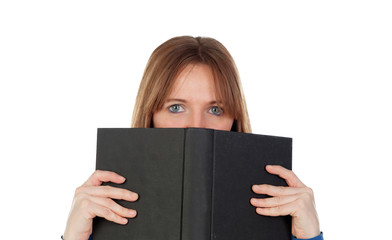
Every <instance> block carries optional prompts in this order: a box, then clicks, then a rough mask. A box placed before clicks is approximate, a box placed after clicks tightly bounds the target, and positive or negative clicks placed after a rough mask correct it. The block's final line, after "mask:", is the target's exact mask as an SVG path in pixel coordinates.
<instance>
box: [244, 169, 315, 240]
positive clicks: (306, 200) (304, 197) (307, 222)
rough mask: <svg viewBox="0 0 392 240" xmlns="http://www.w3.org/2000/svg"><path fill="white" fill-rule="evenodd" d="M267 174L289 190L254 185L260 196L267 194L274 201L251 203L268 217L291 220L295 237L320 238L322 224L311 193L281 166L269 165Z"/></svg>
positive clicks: (253, 201)
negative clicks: (276, 176)
mask: <svg viewBox="0 0 392 240" xmlns="http://www.w3.org/2000/svg"><path fill="white" fill-rule="evenodd" d="M266 170H267V171H268V172H269V173H271V174H275V175H278V176H279V177H281V178H283V179H285V180H286V182H287V184H288V187H278V186H272V185H267V184H261V185H253V187H252V190H253V191H254V192H255V193H257V194H267V195H270V196H272V197H271V198H264V199H256V198H252V199H251V204H252V205H253V206H255V207H257V208H256V212H257V213H258V214H260V215H265V216H284V215H291V216H292V234H293V235H294V236H295V237H296V238H303V239H307V238H313V237H315V236H318V235H319V234H320V227H319V221H318V217H317V212H316V209H315V203H314V196H313V191H312V189H310V188H308V187H307V186H305V184H303V183H302V182H301V181H300V180H299V178H298V177H297V176H296V175H295V174H294V173H293V172H292V171H290V170H288V169H286V168H284V167H282V166H271V165H268V166H267V167H266Z"/></svg>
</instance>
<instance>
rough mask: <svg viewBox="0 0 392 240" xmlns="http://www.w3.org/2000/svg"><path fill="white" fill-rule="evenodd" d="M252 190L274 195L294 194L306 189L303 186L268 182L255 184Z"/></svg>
mask: <svg viewBox="0 0 392 240" xmlns="http://www.w3.org/2000/svg"><path fill="white" fill-rule="evenodd" d="M252 190H253V192H255V193H257V194H266V195H270V196H273V197H276V196H282V195H283V196H287V195H294V194H298V193H301V192H303V191H304V189H303V188H295V187H282V186H272V185H268V184H260V185H253V186H252Z"/></svg>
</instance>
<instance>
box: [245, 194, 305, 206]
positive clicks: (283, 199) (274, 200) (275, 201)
mask: <svg viewBox="0 0 392 240" xmlns="http://www.w3.org/2000/svg"><path fill="white" fill-rule="evenodd" d="M298 197H299V195H298V194H295V195H289V196H277V197H270V198H263V199H260V198H251V200H250V203H251V204H252V205H253V206H255V207H263V208H265V207H277V206H281V205H285V204H288V203H291V202H294V201H295V200H297V199H298Z"/></svg>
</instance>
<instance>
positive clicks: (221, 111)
mask: <svg viewBox="0 0 392 240" xmlns="http://www.w3.org/2000/svg"><path fill="white" fill-rule="evenodd" d="M174 106H179V107H182V106H181V105H180V104H173V105H171V106H169V107H168V109H169V111H170V112H171V113H180V112H173V111H172V110H171V108H172V107H174ZM213 107H216V108H218V109H219V110H220V112H219V114H218V115H217V114H214V113H213V114H214V115H215V116H221V115H222V114H223V113H224V112H225V111H224V110H223V108H219V107H218V106H212V108H213ZM210 109H211V108H210Z"/></svg>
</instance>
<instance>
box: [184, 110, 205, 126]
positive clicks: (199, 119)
mask: <svg viewBox="0 0 392 240" xmlns="http://www.w3.org/2000/svg"><path fill="white" fill-rule="evenodd" d="M186 127H187V128H188V127H195V128H205V120H204V117H203V114H201V113H192V114H191V115H190V116H189V119H188V120H187V123H186Z"/></svg>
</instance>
